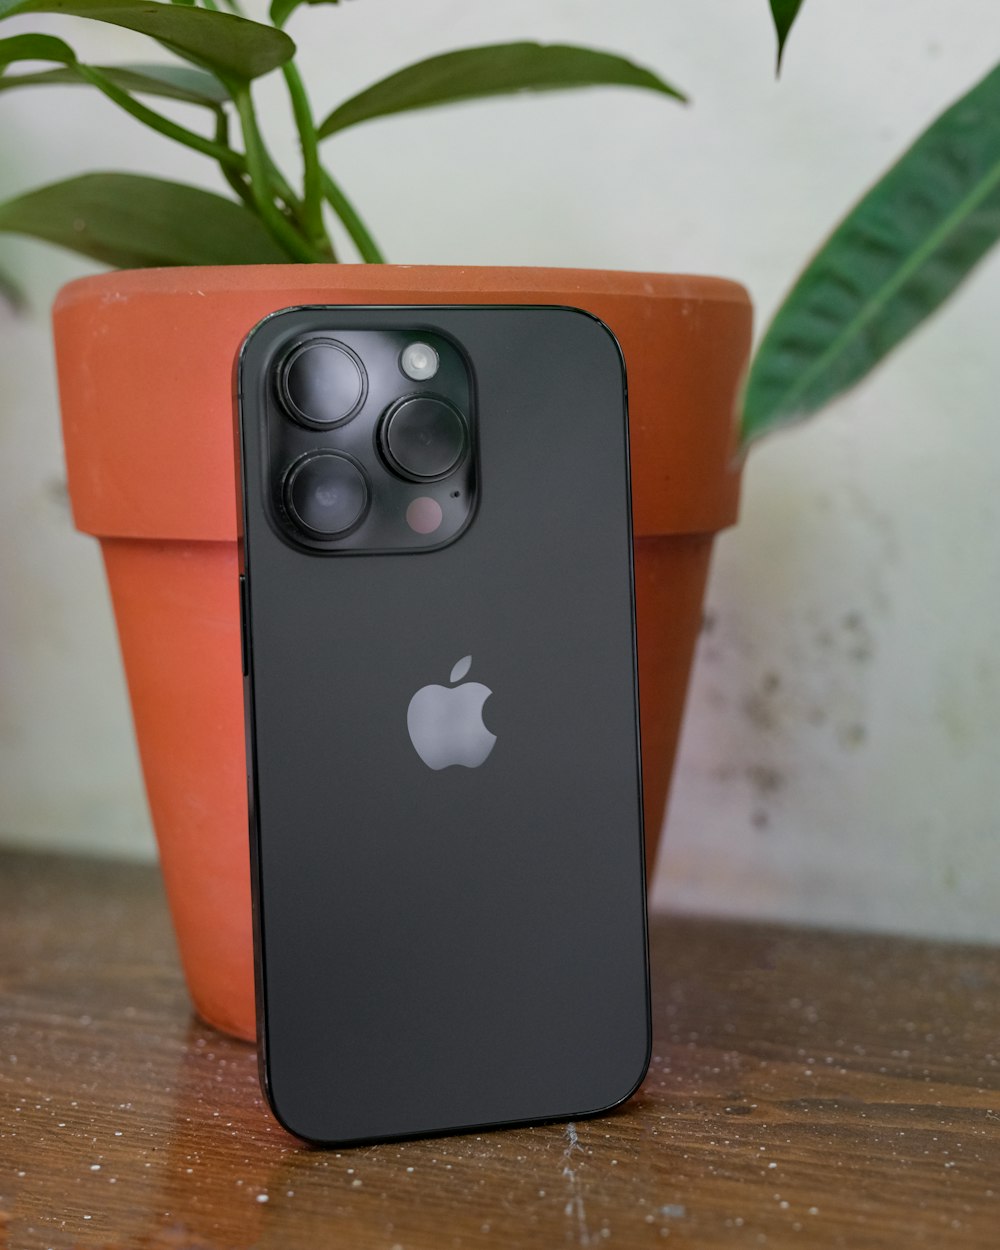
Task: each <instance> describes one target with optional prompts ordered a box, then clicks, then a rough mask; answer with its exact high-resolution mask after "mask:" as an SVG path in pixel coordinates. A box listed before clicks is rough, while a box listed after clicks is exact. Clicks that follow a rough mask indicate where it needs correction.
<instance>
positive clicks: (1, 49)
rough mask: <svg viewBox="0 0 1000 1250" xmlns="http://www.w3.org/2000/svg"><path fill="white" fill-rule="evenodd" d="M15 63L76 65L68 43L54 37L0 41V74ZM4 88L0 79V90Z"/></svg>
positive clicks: (28, 37) (20, 37) (14, 37)
mask: <svg viewBox="0 0 1000 1250" xmlns="http://www.w3.org/2000/svg"><path fill="white" fill-rule="evenodd" d="M15 61H56V62H58V63H59V64H60V65H73V64H75V63H76V53H75V52H74V51H73V49H72V48H71V47H70V46H69V44H68V43H63V41H62V40H61V39H56V37H55V36H54V35H14V36H13V37H12V38H10V39H0V74H3V72H4V70H6V68H7V66H8V65H13V63H14V62H15ZM3 86H5V83H4V81H3V79H2V78H0V89H2V87H3Z"/></svg>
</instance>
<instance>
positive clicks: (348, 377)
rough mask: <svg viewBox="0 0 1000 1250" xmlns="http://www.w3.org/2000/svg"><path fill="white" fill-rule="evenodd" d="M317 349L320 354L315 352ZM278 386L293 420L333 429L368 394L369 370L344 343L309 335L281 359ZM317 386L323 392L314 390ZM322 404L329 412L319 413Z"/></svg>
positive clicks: (344, 421) (343, 422)
mask: <svg viewBox="0 0 1000 1250" xmlns="http://www.w3.org/2000/svg"><path fill="white" fill-rule="evenodd" d="M320 351H322V353H323V357H320V356H318V355H317V354H316V353H318V352H320ZM310 354H311V355H312V359H311V360H310ZM310 366H311V367H310ZM277 387H278V397H279V398H280V400H281V403H282V405H283V407H284V409H285V411H286V412H287V413H288V414H289V416H291V417H292V418H293V420H295V421H297V422H298V423H299V424H300V425H304V426H307V427H308V428H309V429H313V430H334V429H336V428H337V427H338V426H341V425H346V424H347V422H348V421H350V420H351V418H352V417H354V416H356V415H357V414H358V412H359V411H360V409H361V407H362V405H363V404H364V402H365V399H366V398H367V396H368V374H367V372H366V371H365V367H364V365H363V364H362V362H361V358H360V357H359V356H358V354H357V353H356V352H354V351H352V350H351V348H350V347H348V346H347V344H346V343H342V342H341V341H340V340H339V339H332V338H310V339H305V340H304V341H303V342H301V343H298V344H297V345H296V346H295V347H293V348H292V350H291V351H290V352H289V353H288V355H287V356H286V357H285V358H284V360H283V361H282V362H281V365H280V367H279V369H278V379H277ZM320 390H322V391H323V392H325V393H317V392H319V391H320ZM324 405H326V407H327V412H328V413H329V414H331V415H326V416H324V415H319V416H318V415H317V412H322V409H323V406H324Z"/></svg>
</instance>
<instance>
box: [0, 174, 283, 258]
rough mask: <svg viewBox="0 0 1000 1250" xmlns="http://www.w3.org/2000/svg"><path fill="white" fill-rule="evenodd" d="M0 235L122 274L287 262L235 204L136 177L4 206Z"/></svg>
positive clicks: (55, 188) (109, 177)
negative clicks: (24, 238)
mask: <svg viewBox="0 0 1000 1250" xmlns="http://www.w3.org/2000/svg"><path fill="white" fill-rule="evenodd" d="M0 230H6V231H9V232H11V233H13V234H24V235H29V236H30V237H31V238H34V239H44V240H45V241H46V242H47V243H56V244H58V245H59V246H60V247H66V248H69V250H70V251H73V252H80V253H81V254H82V255H84V256H89V257H90V258H91V259H92V260H97V261H101V262H102V263H103V264H105V265H112V266H117V267H119V268H123V269H126V268H132V269H142V268H148V267H155V266H161V265H243V264H271V263H276V262H281V261H287V260H288V256H287V255H286V254H285V252H284V251H283V250H282V249H281V248H280V247H279V246H278V244H277V243H275V242H274V240H273V239H272V238H271V236H270V234H268V232H267V230H266V229H265V228H264V226H263V225H262V224H261V222H260V221H259V220H258V219H257V218H256V217H255V216H254V215H253V214H252V213H251V212H249V211H248V210H247V209H246V208H244V207H243V205H242V204H238V203H236V201H235V200H227V199H224V198H223V197H222V196H220V195H213V194H212V193H211V192H209V191H202V190H201V189H200V188H198V187H188V186H183V185H182V184H180V183H176V182H164V181H163V180H162V179H160V178H146V177H142V176H140V175H137V174H114V173H109V174H85V175H83V176H82V177H80V178H70V179H68V180H67V181H65V182H56V183H53V184H52V185H51V186H47V187H41V188H40V189H39V190H37V191H29V192H28V193H27V194H26V195H21V196H18V197H17V198H16V199H13V200H7V201H6V203H3V204H0Z"/></svg>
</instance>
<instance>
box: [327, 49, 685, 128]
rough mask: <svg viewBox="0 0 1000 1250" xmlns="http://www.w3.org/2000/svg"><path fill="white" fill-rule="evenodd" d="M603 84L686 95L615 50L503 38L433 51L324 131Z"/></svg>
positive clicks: (355, 102) (333, 117)
mask: <svg viewBox="0 0 1000 1250" xmlns="http://www.w3.org/2000/svg"><path fill="white" fill-rule="evenodd" d="M597 86H618V87H644V88H647V89H649V90H651V91H658V92H661V93H662V94H664V95H669V96H673V97H674V98H675V99H677V100H683V99H684V98H685V97H684V96H683V95H682V94H681V93H680V92H679V91H677V90H676V89H675V88H674V87H671V86H670V85H669V84H668V83H665V82H664V81H663V80H662V79H661V78H658V77H657V76H656V75H655V74H653V73H651V72H650V71H649V70H648V69H643V68H642V67H641V66H639V65H635V64H634V63H633V62H632V61H627V60H625V58H624V57H620V56H614V55H613V54H612V53H610V52H597V51H594V50H593V49H591V48H578V47H570V46H568V45H565V44H539V43H498V44H494V45H492V46H490V47H485V48H463V49H461V50H460V51H458V52H446V53H444V54H443V55H442V56H432V57H430V58H429V59H428V60H426V61H418V62H417V63H416V64H415V65H410V66H407V68H406V69H401V70H399V72H398V73H395V74H392V75H390V76H389V77H388V78H383V79H382V81H381V82H377V83H376V84H375V85H374V86H373V87H369V88H368V89H367V90H366V91H362V92H361V94H360V95H356V96H354V97H353V98H352V99H350V100H347V101H346V102H345V103H344V104H341V105H340V107H339V108H336V109H334V110H333V112H332V113H331V114H330V116H329V117H328V118H327V119H326V120H325V121H324V122H323V123H322V125H321V126H320V127H319V135H320V138H325V137H326V136H327V135H332V134H334V133H335V132H336V131H338V130H346V129H347V127H348V126H356V125H357V124H358V123H359V122H365V121H369V120H370V119H371V118H373V117H387V116H389V115H390V114H392V113H404V112H408V111H410V110H411V109H423V108H431V107H434V106H435V105H439V104H453V103H455V102H456V101H459V100H479V99H484V98H486V97H487V96H497V95H508V94H510V93H512V92H516V91H559V90H562V89H563V88H568V87H597Z"/></svg>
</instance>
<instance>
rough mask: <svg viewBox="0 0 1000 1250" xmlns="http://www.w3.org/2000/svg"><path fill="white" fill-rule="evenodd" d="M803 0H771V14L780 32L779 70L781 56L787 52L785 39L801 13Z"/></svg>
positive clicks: (777, 67)
mask: <svg viewBox="0 0 1000 1250" xmlns="http://www.w3.org/2000/svg"><path fill="white" fill-rule="evenodd" d="M802 2H803V0H771V16H772V17H773V18H774V29H775V30H776V31H777V33H778V61H777V65H776V67H775V68H776V69H777V71H778V72H779V73H780V71H781V58H782V56H783V55H784V53H785V40H786V39H787V38H788V32H789V31H790V30H791V29H792V24H793V23H794V21H795V19H796V18H797V17H798V15H799V9H801V8H802Z"/></svg>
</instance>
